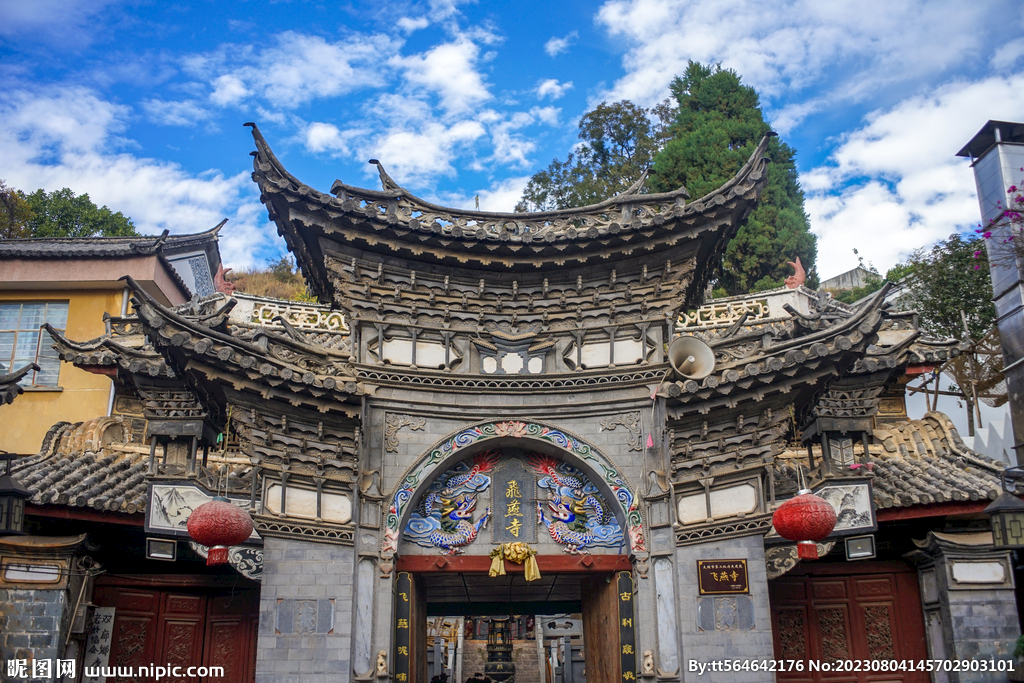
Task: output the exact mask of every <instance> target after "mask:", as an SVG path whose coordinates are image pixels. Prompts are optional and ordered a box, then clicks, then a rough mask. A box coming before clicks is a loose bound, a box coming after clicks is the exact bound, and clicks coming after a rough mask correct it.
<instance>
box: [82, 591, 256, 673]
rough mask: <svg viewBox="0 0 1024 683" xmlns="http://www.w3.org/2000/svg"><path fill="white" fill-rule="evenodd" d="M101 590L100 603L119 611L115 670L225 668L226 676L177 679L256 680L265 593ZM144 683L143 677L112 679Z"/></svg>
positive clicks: (113, 651) (112, 661)
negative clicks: (260, 620) (257, 652)
mask: <svg viewBox="0 0 1024 683" xmlns="http://www.w3.org/2000/svg"><path fill="white" fill-rule="evenodd" d="M209 593H210V591H201V590H195V591H190V592H185V590H181V589H178V590H161V589H140V588H135V587H123V586H97V588H96V590H95V591H94V595H93V600H94V601H95V602H96V604H98V605H101V606H106V607H114V608H115V612H114V632H113V635H112V638H111V644H110V660H109V661H110V666H119V667H129V666H130V667H133V668H136V669H137V668H138V667H140V666H145V667H149V666H152V665H157V666H168V665H170V666H181V667H184V668H186V669H187V668H188V667H198V666H220V667H224V676H223V677H216V678H213V677H210V678H206V679H203V680H202V681H200V679H199V678H198V677H186V676H180V677H176V678H175V677H171V676H167V677H165V678H161V680H167V681H177V682H179V683H206V681H210V682H211V683H212V681H217V682H218V683H250V682H251V681H253V680H254V679H255V675H256V672H255V666H256V634H257V628H258V625H259V594H258V593H257V592H256V591H240V592H236V593H234V595H210V594H209ZM108 680H109V681H111V682H112V683H113V682H114V681H116V682H117V683H121V681H125V682H126V683H127V682H128V681H138V680H146V679H143V678H136V677H133V678H123V679H122V678H117V679H113V678H111V679H108Z"/></svg>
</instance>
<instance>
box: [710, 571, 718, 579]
mask: <svg viewBox="0 0 1024 683" xmlns="http://www.w3.org/2000/svg"><path fill="white" fill-rule="evenodd" d="M711 578H712V579H714V580H715V581H718V572H711Z"/></svg>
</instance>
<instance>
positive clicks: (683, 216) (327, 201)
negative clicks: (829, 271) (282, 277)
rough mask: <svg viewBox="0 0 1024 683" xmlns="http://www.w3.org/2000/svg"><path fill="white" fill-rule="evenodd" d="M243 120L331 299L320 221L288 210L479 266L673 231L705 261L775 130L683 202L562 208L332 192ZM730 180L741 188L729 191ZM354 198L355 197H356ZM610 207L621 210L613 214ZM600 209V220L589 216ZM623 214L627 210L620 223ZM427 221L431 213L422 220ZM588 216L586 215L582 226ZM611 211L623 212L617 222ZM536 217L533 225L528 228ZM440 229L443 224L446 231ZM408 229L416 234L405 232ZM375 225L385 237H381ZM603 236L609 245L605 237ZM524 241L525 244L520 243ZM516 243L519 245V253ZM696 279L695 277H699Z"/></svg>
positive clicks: (629, 246)
mask: <svg viewBox="0 0 1024 683" xmlns="http://www.w3.org/2000/svg"><path fill="white" fill-rule="evenodd" d="M246 125H248V126H251V128H252V135H253V138H254V140H255V142H256V148H257V149H256V151H255V152H253V153H252V155H253V157H254V171H253V179H254V181H255V182H257V184H258V185H259V186H260V189H261V192H262V193H263V197H262V199H263V201H264V202H265V203H266V204H268V205H269V206H268V208H269V209H270V213H271V218H272V219H273V220H274V221H275V222H276V223H277V225H278V229H279V232H280V233H281V234H282V235H283V236H284V237H285V239H286V242H287V243H288V247H289V249H291V250H292V251H293V252H294V253H295V255H296V260H297V261H298V263H299V266H300V268H301V269H302V272H303V274H304V275H305V276H306V277H307V279H308V280H310V284H311V287H312V289H313V290H314V292H315V293H316V294H317V295H318V297H320V299H321V300H322V301H329V300H330V298H331V294H332V293H333V288H332V287H331V283H330V279H329V277H328V274H327V272H326V270H325V268H324V265H323V261H324V253H323V250H322V248H321V246H320V243H319V240H320V238H321V237H322V236H324V235H325V232H326V230H325V229H324V228H319V229H309V228H308V227H305V226H302V225H296V224H295V221H294V220H293V219H292V217H291V216H292V212H293V210H295V209H298V210H299V211H302V212H305V211H311V212H314V213H315V212H317V211H319V212H322V215H321V217H320V218H318V219H317V222H318V224H321V223H322V224H325V225H327V224H330V225H334V226H337V229H336V232H337V233H339V235H338V236H337V237H335V239H336V240H337V239H339V238H341V239H342V241H344V238H342V237H341V235H343V234H349V235H351V236H353V237H355V238H357V239H361V237H358V236H359V235H363V234H365V235H366V236H367V238H368V240H369V243H371V244H377V243H381V242H383V243H385V244H386V245H387V246H388V247H389V248H390V249H391V250H392V251H393V250H394V249H395V248H396V247H397V248H401V247H402V245H408V250H409V252H410V253H412V254H418V255H421V256H420V257H421V258H425V259H429V260H431V261H432V262H439V263H444V262H452V263H466V262H467V261H472V262H477V261H480V262H481V263H482V264H483V263H484V262H486V263H490V264H492V265H491V266H487V267H494V266H493V263H499V264H500V263H503V264H504V265H506V266H508V267H513V268H514V267H518V266H522V267H529V266H535V267H541V264H542V263H548V262H550V263H551V264H552V265H554V264H559V265H560V264H563V263H565V262H567V261H579V262H580V263H581V264H582V263H583V262H586V261H587V260H588V259H594V258H602V259H604V260H603V261H602V263H603V264H607V263H608V261H607V259H608V258H609V255H610V254H611V255H614V254H615V253H619V251H621V253H623V254H624V256H623V257H624V258H625V257H627V256H628V254H632V253H633V252H635V251H639V252H641V253H642V251H643V249H645V245H647V248H648V250H651V249H652V248H655V247H661V246H663V245H664V244H665V243H668V242H670V243H671V245H672V246H673V248H676V245H678V243H679V241H680V240H681V239H682V240H684V243H683V245H685V244H686V243H690V242H695V243H697V246H696V247H695V248H694V249H695V251H696V252H700V253H701V261H702V262H703V263H709V262H712V261H716V258H715V257H716V256H717V255H718V252H720V251H721V250H723V249H724V246H725V244H727V242H728V238H729V237H731V236H732V235H733V234H734V233H735V231H737V230H738V229H739V227H740V226H741V225H742V224H743V222H744V221H745V220H746V217H747V216H748V215H749V213H750V211H751V210H752V209H753V207H754V206H755V205H756V202H757V197H758V196H759V195H760V192H761V191H762V190H763V188H764V185H765V183H766V182H767V174H766V173H764V172H763V166H764V164H766V163H767V159H766V157H765V156H764V155H765V153H766V152H767V149H768V142H769V140H770V137H771V135H773V134H771V135H768V136H765V138H763V139H762V140H761V142H760V144H759V145H758V146H757V148H756V149H755V151H754V153H753V154H752V155H751V156H750V158H749V159H748V160H747V162H746V163H745V164H744V166H743V167H742V168H741V169H740V170H739V171H738V172H737V173H736V174H735V175H734V176H733V178H731V179H730V180H728V181H726V182H725V183H724V184H723V185H722V186H721V187H719V188H718V189H716V190H714V191H713V192H710V193H708V194H707V195H705V196H703V197H701V198H700V199H698V200H695V201H693V202H689V203H686V202H685V201H684V199H685V197H686V190H685V188H679V189H677V190H674V191H672V192H667V193H658V194H648V195H638V194H632V195H620V196H617V197H612V198H610V199H607V200H604V201H603V202H600V203H598V204H594V205H591V206H587V207H580V208H577V209H567V210H563V211H550V212H539V213H492V212H483V211H473V210H461V209H452V208H450V207H442V206H438V205H435V204H431V203H429V202H426V201H424V200H422V199H419V198H418V197H415V196H414V195H412V194H411V193H408V192H406V191H405V190H403V189H401V188H400V187H398V186H397V184H394V189H388V190H383V191H375V190H366V189H363V188H356V187H352V186H349V185H345V184H343V183H335V186H334V189H335V190H336V191H342V190H343V191H344V192H346V193H349V194H350V195H351V196H350V197H348V198H347V199H344V200H343V199H341V198H339V197H331V196H329V195H327V194H325V193H322V192H319V191H318V190H315V189H313V188H310V187H309V186H307V185H305V184H304V183H302V182H301V181H300V180H298V178H296V177H295V176H294V175H292V174H291V173H289V172H288V171H287V169H285V168H284V166H283V164H281V162H280V160H279V159H278V158H277V157H276V155H274V153H273V151H272V150H271V149H270V146H269V145H268V144H267V142H266V140H265V139H264V138H263V136H262V134H261V133H260V132H259V129H258V128H257V127H256V125H255V124H251V123H250V124H246ZM382 177H384V174H382ZM386 184H393V182H392V183H386ZM734 189H736V190H739V191H737V192H733V190H734ZM354 198H359V201H355V199H354ZM362 200H366V201H368V202H382V201H385V200H386V201H389V202H393V203H394V202H399V201H400V202H402V205H401V212H398V211H397V210H396V209H395V206H394V204H392V205H391V207H390V209H389V211H390V213H389V214H387V215H385V214H380V213H372V214H371V213H369V205H367V206H366V207H362V206H361V205H360V201H362ZM616 209H618V210H619V213H615V210H616ZM417 212H420V214H421V215H424V216H427V215H428V214H433V213H442V214H444V216H442V217H441V218H440V220H443V221H444V222H445V223H446V224H447V226H448V227H447V228H445V227H444V226H442V225H440V224H439V223H438V222H437V220H434V219H432V218H430V217H426V218H425V221H424V222H421V221H420V220H419V217H418V216H413V215H412V214H413V213H417ZM598 215H599V217H600V219H601V222H600V226H598V224H597V223H596V222H595V220H594V217H595V216H598ZM622 216H626V217H632V218H631V220H630V221H629V222H627V221H626V220H625V219H624V218H621V217H622ZM431 220H433V222H432V223H429V225H428V222H429V221H431ZM587 220H589V221H590V223H589V227H588V224H587V223H586V221H587ZM619 220H622V223H621V224H620V223H619V222H618V221H619ZM460 221H461V222H462V223H463V224H466V226H467V228H466V230H463V229H462V227H461V226H460V225H459V222H460ZM480 221H492V222H494V223H496V224H497V223H500V224H501V226H500V227H501V230H502V231H505V232H502V233H501V234H498V233H497V232H495V231H494V230H491V231H486V230H484V228H483V227H482V226H481V225H480V223H479V222H480ZM551 221H561V225H559V224H557V223H556V224H552V223H551ZM572 221H579V222H580V224H579V225H578V226H577V225H570V223H571V222H572ZM505 222H509V223H515V224H516V226H514V229H518V227H519V226H523V229H522V231H521V232H516V233H515V234H506V233H507V226H506V225H505ZM364 223H366V224H367V225H363V224H364ZM371 223H372V225H370V224H371ZM378 224H379V225H378ZM538 225H540V227H539V228H538V229H537V230H534V228H537V226H538ZM530 226H534V228H531V227H530ZM577 227H578V228H579V229H577ZM598 227H600V228H601V229H598ZM446 229H447V230H448V232H445V230H446ZM331 230H334V228H331ZM381 231H384V232H383V233H382V232H381ZM652 231H654V232H656V233H657V236H656V237H653V238H652V237H651V232H652ZM409 233H412V234H413V235H414V236H413V237H411V238H405V237H404V236H405V235H407V234H409ZM641 233H643V234H641ZM382 234H383V235H386V237H384V238H382V237H381V235H382ZM432 242H438V243H443V245H444V246H443V248H442V247H440V246H437V247H436V248H435V247H434V246H432ZM609 242H612V243H614V244H613V245H612V246H609ZM392 243H393V244H392ZM525 246H528V247H529V249H523V248H524V247H525ZM520 250H522V253H521V254H520V253H518V252H519V251H520ZM657 251H659V252H660V251H661V249H657ZM414 260H415V259H414ZM456 267H459V266H456ZM697 279H699V280H701V281H702V282H703V280H705V279H706V278H697Z"/></svg>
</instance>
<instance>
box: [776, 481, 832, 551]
mask: <svg viewBox="0 0 1024 683" xmlns="http://www.w3.org/2000/svg"><path fill="white" fill-rule="evenodd" d="M772 525H773V526H774V527H775V531H777V532H778V534H779V536H782V537H783V538H785V539H786V540H789V541H796V542H797V544H796V554H797V557H799V558H801V559H804V560H816V559H818V546H817V545H815V543H816V542H817V541H821V540H823V539H824V538H825V537H826V536H828V535H829V534H830V533H832V530H833V529H835V528H836V510H835V508H833V507H832V506H831V505H829V504H828V502H827V501H825V500H823V499H821V498H819V497H818V496H816V495H814V494H813V493H811V492H810V490H809V489H803V490H801V491H800V492H799V493H798V494H797V496H796V497H795V498H790V499H789V500H787V501H786V502H785V503H783V504H782V505H780V506H779V508H778V509H777V510H776V511H775V514H774V515H772Z"/></svg>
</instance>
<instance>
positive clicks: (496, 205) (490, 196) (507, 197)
mask: <svg viewBox="0 0 1024 683" xmlns="http://www.w3.org/2000/svg"><path fill="white" fill-rule="evenodd" d="M528 182H530V176H520V177H518V178H505V179H504V180H500V181H498V182H497V183H495V184H494V185H492V186H491V187H490V188H488V189H485V190H477V191H476V193H474V194H473V195H472V196H470V197H467V196H466V195H464V194H459V193H455V192H448V193H444V194H442V195H441V196H440V197H438V198H437V203H439V204H442V205H443V206H450V207H452V208H457V209H475V208H476V202H477V199H479V200H480V210H481V211H493V212H496V213H512V211H513V210H514V209H515V206H516V203H518V202H519V198H520V197H522V196H523V188H525V187H526V184H527V183H528Z"/></svg>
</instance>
